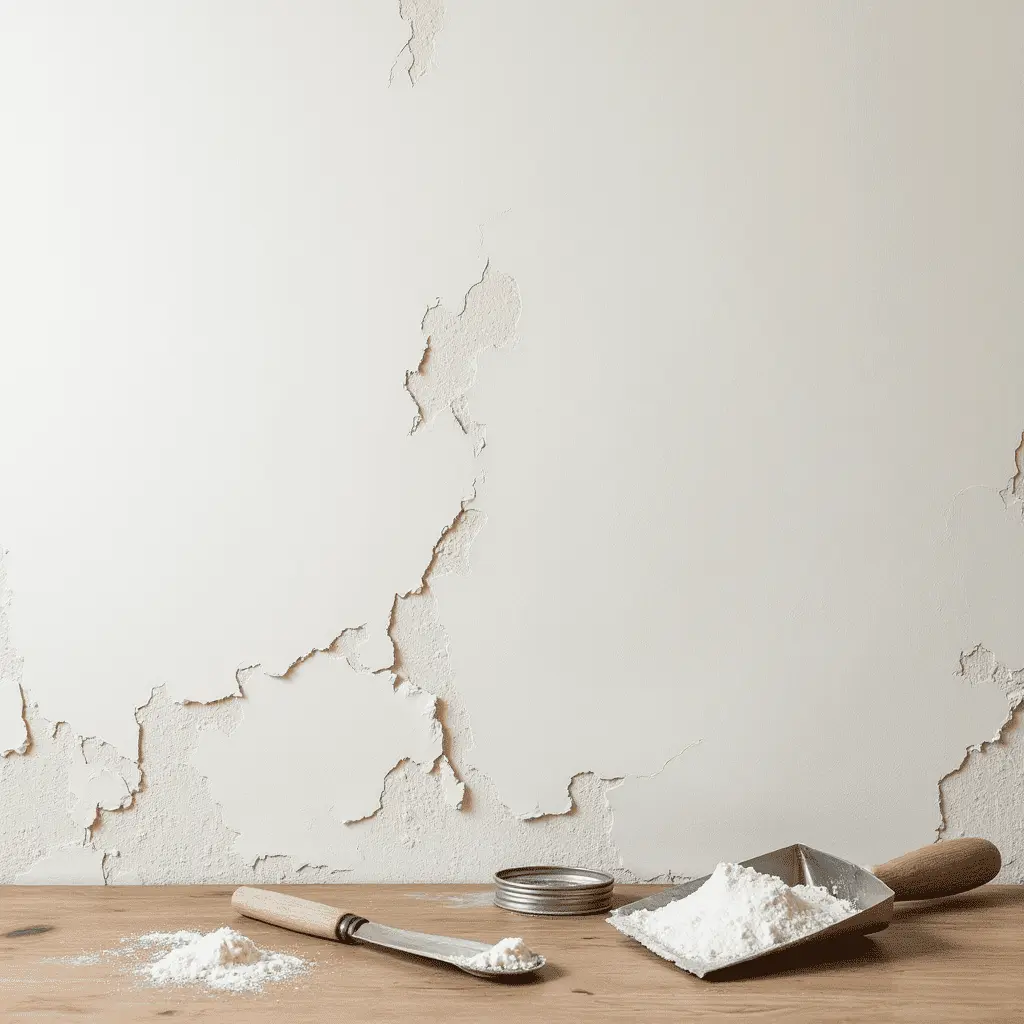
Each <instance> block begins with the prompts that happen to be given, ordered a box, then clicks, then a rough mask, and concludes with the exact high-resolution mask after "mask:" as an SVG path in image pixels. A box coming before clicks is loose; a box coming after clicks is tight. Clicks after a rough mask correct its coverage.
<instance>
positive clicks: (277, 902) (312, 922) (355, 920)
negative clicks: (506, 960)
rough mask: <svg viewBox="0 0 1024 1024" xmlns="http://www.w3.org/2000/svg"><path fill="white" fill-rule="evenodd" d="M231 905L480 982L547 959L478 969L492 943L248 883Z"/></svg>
mask: <svg viewBox="0 0 1024 1024" xmlns="http://www.w3.org/2000/svg"><path fill="white" fill-rule="evenodd" d="M231 906H232V907H234V908H235V910H237V911H238V912H239V913H240V914H244V915H245V916H246V917H251V918H253V919H254V920H256V921H266V923H267V924H273V925H277V927H278V928H288V929H290V930H291V931H293V932H302V933H303V934H304V935H315V936H316V937H317V938H320V939H332V940H333V941H335V942H354V943H358V944H365V945H368V946H380V947H381V948H383V949H393V950H397V951H398V952H400V953H411V954H413V956H422V957H426V959H428V960H440V961H441V962H442V963H446V964H451V965H452V966H453V967H458V969H459V970H460V971H465V972H466V973H467V974H472V975H475V976H476V977H478V978H489V979H491V980H498V981H508V980H511V979H513V978H522V977H525V976H526V975H528V974H532V973H533V972H534V971H539V970H540V969H541V968H542V967H543V966H544V965H545V963H547V961H546V960H545V959H544V957H542V956H540V955H537V957H536V959H535V960H533V961H532V962H531V963H529V964H528V965H525V966H523V967H520V968H517V969H513V968H507V967H506V968H499V967H494V968H491V967H475V966H471V965H470V963H469V962H468V961H469V960H471V958H473V957H475V956H476V954H477V953H483V952H485V951H486V950H489V949H490V948H491V943H489V942H477V941H476V940H475V939H456V938H452V937H451V936H448V935H428V934H426V933H425V932H410V931H407V930H406V929H404V928H390V927H388V925H386V924H377V923H376V922H375V921H367V919H366V918H365V917H359V915H358V914H346V913H345V912H344V911H342V910H336V909H335V908H334V907H329V906H327V905H326V904H325V903H314V902H313V901H312V900H304V899H302V898H301V897H299V896H287V895H286V894H285V893H283V892H274V891H273V890H271V889H253V888H251V887H250V886H247V885H243V886H242V887H241V888H239V889H236V890H235V891H234V893H233V894H232V896H231Z"/></svg>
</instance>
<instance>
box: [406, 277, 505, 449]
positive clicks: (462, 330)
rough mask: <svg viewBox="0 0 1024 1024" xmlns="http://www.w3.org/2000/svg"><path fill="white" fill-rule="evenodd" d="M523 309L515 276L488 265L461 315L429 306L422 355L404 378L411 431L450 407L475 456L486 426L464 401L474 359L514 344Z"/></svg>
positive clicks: (472, 379)
mask: <svg viewBox="0 0 1024 1024" xmlns="http://www.w3.org/2000/svg"><path fill="white" fill-rule="evenodd" d="M521 310H522V301H521V299H520V297H519V288H518V286H517V285H516V282H515V280H514V279H513V278H512V277H509V276H508V275H507V274H502V273H499V272H498V271H495V270H492V269H491V265H490V263H488V264H487V265H486V266H485V267H484V272H483V276H482V277H481V278H480V280H479V281H478V282H477V283H476V284H475V285H473V287H472V288H470V289H469V291H468V292H466V298H465V301H464V302H463V306H462V310H461V311H460V312H459V313H451V312H450V311H449V310H447V309H445V308H444V306H442V305H440V304H437V305H435V306H430V307H429V308H428V309H427V312H426V313H425V314H424V316H423V322H422V325H421V328H422V331H423V333H424V334H425V335H426V336H427V343H426V347H425V348H424V350H423V357H422V359H421V360H420V364H419V366H418V367H417V368H416V369H415V370H410V371H409V373H408V374H407V375H406V379H405V386H406V388H407V389H408V391H409V394H410V395H412V397H413V400H414V401H415V402H416V407H417V409H418V410H419V416H418V418H417V420H416V421H415V422H414V424H413V430H414V431H415V430H416V429H417V428H418V427H419V426H420V425H421V424H423V425H429V424H430V423H432V422H433V421H434V419H435V418H436V417H437V416H438V414H439V413H441V412H443V411H444V410H448V411H450V412H451V413H452V415H453V416H454V417H455V420H456V422H457V423H458V424H459V426H460V427H461V428H462V430H463V432H464V433H465V434H466V435H467V436H469V437H470V439H471V441H472V443H473V451H474V454H479V453H480V451H481V450H482V449H483V447H484V445H485V444H486V438H485V436H484V430H483V427H482V425H480V424H478V423H476V422H474V421H473V419H472V417H471V416H470V414H469V409H468V404H467V395H468V393H469V391H470V390H471V389H472V387H473V384H474V382H475V381H476V374H477V358H478V357H479V355H480V353H481V352H484V351H485V350H487V349H502V348H507V347H508V346H509V345H511V344H512V343H513V341H514V340H515V329H516V324H517V322H518V321H519V315H520V312H521Z"/></svg>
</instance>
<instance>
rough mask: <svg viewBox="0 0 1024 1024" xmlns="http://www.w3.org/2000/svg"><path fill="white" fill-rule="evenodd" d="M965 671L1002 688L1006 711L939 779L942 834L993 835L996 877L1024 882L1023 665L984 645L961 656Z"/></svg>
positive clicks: (973, 681)
mask: <svg viewBox="0 0 1024 1024" xmlns="http://www.w3.org/2000/svg"><path fill="white" fill-rule="evenodd" d="M960 676H961V677H962V678H963V679H964V681H965V682H966V683H968V684H969V685H971V686H994V687H995V688H996V689H998V690H1001V691H1002V692H1003V694H1005V696H1006V703H1007V715H1006V719H1005V720H1004V721H1003V723H1002V725H1001V726H1000V728H999V731H998V732H997V733H996V735H995V736H993V738H992V739H990V740H985V741H983V742H981V743H978V744H975V745H973V746H971V747H969V748H968V750H967V753H966V754H965V755H964V758H963V760H962V761H961V762H960V765H959V766H958V767H957V768H955V769H953V771H951V772H950V773H949V774H948V775H945V776H944V777H943V778H942V779H940V780H939V815H940V824H939V827H938V834H939V837H940V838H942V839H949V838H954V837H956V836H964V835H978V836H984V837H985V838H988V839H991V840H992V841H993V842H994V843H995V844H996V845H997V846H998V847H999V850H1000V852H1001V853H1002V856H1003V866H1002V870H1001V871H1000V873H999V877H998V879H997V880H998V881H1000V882H1024V835H1022V833H1021V828H1020V822H1021V814H1022V811H1024V801H1022V799H1021V798H1020V792H1021V780H1022V779H1024V670H1021V669H1017V670H1012V669H1009V668H1007V667H1006V666H1005V665H1003V664H1001V663H1000V662H999V661H998V660H997V659H996V657H995V656H994V655H993V654H992V653H991V651H987V650H986V649H985V648H984V647H981V646H980V645H979V646H978V647H975V648H974V649H973V650H972V651H970V652H968V653H967V654H964V655H963V656H962V657H961V659H960Z"/></svg>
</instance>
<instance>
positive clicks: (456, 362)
mask: <svg viewBox="0 0 1024 1024" xmlns="http://www.w3.org/2000/svg"><path fill="white" fill-rule="evenodd" d="M1022 30H1024V6H1022V5H1021V4H1019V3H1003V4H997V3H991V4H986V5H983V7H978V6H977V5H973V4H968V3H966V2H960V3H951V2H950V3H935V2H931V0H928V2H925V0H920V2H908V3H903V4H899V5H868V4H860V3H849V4H819V3H809V2H808V3H780V4H771V5H769V4H760V3H755V2H750V3H741V4H730V5H725V4H716V3H710V2H704V3H667V2H653V0H649V2H644V3H625V2H616V3H604V4H593V3H586V4H584V3H582V2H579V3H577V2H576V0H571V2H570V0H567V2H564V3H559V4H550V3H542V2H540V0H537V2H533V0H527V2H522V3H517V4H507V3H506V4H499V3H497V2H493V0H474V2H473V3H469V2H463V0H451V2H449V3H448V4H447V6H446V7H445V8H442V7H441V6H440V4H439V3H438V2H437V0H402V2H401V3H400V4H399V3H397V2H395V3H390V2H387V0H383V2H382V0H345V2H337V0H330V2H328V0H322V2H313V0H303V2H301V3H294V2H289V3H285V2H283V0H256V2H253V0H246V2H245V3H242V2H238V3H235V2H224V3H218V4H209V3H207V2H205V0H202V2H200V0H194V2H186V3H177V4H165V3H152V4H145V5H139V4H129V3H119V2H113V0H108V2H99V0H90V2H89V3H72V2H70V0H62V2H58V0H44V2H40V3H37V4H32V5H25V4H15V3H2V4H0V97H2V98H0V137H2V139H3V148H4V152H5V159H4V161H3V164H2V166H0V223H2V224H3V230H2V232H0V282H2V285H0V345H2V361H0V375H2V376H0V442H2V443H0V544H2V550H3V559H2V562H0V572H2V573H3V577H2V580H0V747H2V748H3V749H4V750H9V751H10V753H8V754H7V755H6V756H5V757H3V758H2V760H0V793H2V795H3V797H4V805H5V808H6V814H5V817H4V819H3V821H2V823H0V879H5V880H23V881H46V880H48V879H53V880H57V879H58V878H59V879H60V880H68V879H75V878H77V879H79V880H81V881H91V880H96V879H98V878H100V877H102V878H105V879H106V880H107V881H108V882H112V883H137V882H165V881H166V882H184V881H203V880H211V881H212V880H225V881H226V880H245V879H248V880H255V881H261V880H263V881H267V880H278V879H294V880H304V879H307V880H319V879H323V878H330V877H341V876H337V875H336V873H337V872H345V875H344V877H345V878H353V879H378V878H379V879H422V880H439V879H468V880H478V879H484V878H486V877H488V875H489V874H490V872H491V871H493V870H494V869H495V868H497V867H500V866H502V865H507V864H511V863H521V862H538V861H547V862H563V861H567V862H573V863H584V864H589V865H592V866H595V867H606V868H609V869H611V870H614V871H615V872H616V873H617V874H618V875H619V877H622V878H648V877H655V876H657V877H671V876H677V875H687V874H695V873H699V872H700V871H702V870H705V869H708V868H709V867H710V866H711V865H713V863H714V862H715V861H716V860H717V859H720V858H741V857H745V856H748V855H751V854H753V853H756V852H760V851H763V850H765V849H769V848H772V847H774V846H777V845H781V844H784V843H789V842H793V841H803V842H808V843H812V844H814V845H817V846H820V847H823V848H826V849H830V850H834V851H835V852H837V853H840V854H844V855H847V856H849V857H851V858H853V859H857V860H860V861H877V860H881V859H884V858H885V857H887V856H889V855H891V854H894V853H898V852H901V851H902V850H903V849H905V848H909V847H912V846H916V845H920V844H923V843H926V842H929V841H931V840H932V839H933V838H935V836H936V833H937V832H938V833H939V834H940V835H946V834H960V833H962V832H965V831H969V832H971V833H976V834H981V835H987V836H989V837H990V838H993V839H995V840H996V841H997V842H999V843H1000V845H1001V846H1002V847H1003V849H1004V854H1005V855H1006V866H1005V868H1004V877H1006V878H1009V879H1016V880H1020V879H1022V878H1024V871H1022V868H1021V861H1020V860H1018V859H1016V858H1017V857H1018V856H1019V855H1020V854H1021V852H1022V847H1024V844H1022V841H1021V837H1020V827H1019V822H1020V821H1021V810H1022V808H1021V804H1022V800H1024V796H1022V793H1024V789H1022V787H1021V777H1020V770H1019V764H1020V756H1021V755H1020V749H1024V748H1021V746H1020V740H1019V738H1018V737H1019V735H1020V731H1019V728H1018V726H1019V721H1018V720H1019V717H1020V714H1021V713H1024V712H1021V711H1020V708H1021V704H1022V700H1024V683H1022V681H1021V680H1022V679H1024V674H1021V673H1019V672H1017V670H1019V669H1020V670H1024V639H1022V637H1024V634H1022V633H1021V631H1020V629H1019V625H1018V624H1019V622H1020V615H1021V611H1022V600H1021V594H1020V590H1019V583H1018V581H1019V580H1020V579H1022V578H1024V523H1022V522H1021V520H1022V510H1024V484H1022V483H1021V473H1022V471H1021V461H1020V460H1021V458H1022V457H1024V456H1021V454H1020V452H1019V451H1017V450H1018V446H1019V445H1021V439H1022V433H1021V432H1022V430H1024V407H1022V406H1021V401H1020V398H1019V387H1018V383H1017V382H1018V379H1019V378H1020V376H1021V373H1022V372H1024V346H1022V345H1021V340H1020V339H1021V336H1022V330H1021V329H1022V326H1024V315H1022V314H1024V300H1022V299H1021V295H1022V294H1024V292H1022V289H1021V280H1020V278H1021V267H1022V266H1024V260H1022V256H1024V254H1022V252H1021V249H1022V243H1021V237H1022V233H1021V228H1022V226H1024V225H1022V217H1021V213H1022V198H1021V189H1020V185H1019V181H1020V174H1021V165H1022V156H1024V152H1022V138H1024V135H1022V132H1021V130H1020V117H1019V114H1020V110H1021V102H1022V99H1024V84H1022V83H1024V76H1022V71H1024V58H1022V57H1021V54H1020V51H1019V46H1018V45H1017V40H1019V38H1020V33H1021V31H1022ZM1020 450H1021V451H1024V447H1022V448H1021V449H1020ZM1015 451H1016V452H1017V455H1016V464H1015ZM22 694H23V695H24V701H23V699H22ZM1004 726H1005V728H1004ZM995 737H998V739H996V741H995V742H994V743H990V744H986V745H984V746H980V745H981V744H982V743H983V741H986V740H991V739H993V738H995ZM968 748H976V749H973V752H972V753H970V754H969V756H968V757H967V759H966V761H964V755H965V752H966V751H968ZM962 761H963V762H964V763H963V767H962V768H961V767H960V766H961V762H962ZM958 769H960V770H958ZM951 773H952V774H951ZM947 776H948V777H947ZM940 782H941V784H940Z"/></svg>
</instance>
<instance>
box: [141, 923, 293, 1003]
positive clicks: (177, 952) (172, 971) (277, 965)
mask: <svg viewBox="0 0 1024 1024" xmlns="http://www.w3.org/2000/svg"><path fill="white" fill-rule="evenodd" d="M136 944H137V945H138V946H142V947H147V946H148V947H152V946H170V947H171V949H170V950H168V951H167V952H166V953H163V954H161V955H160V956H157V957H156V958H155V959H153V960H151V961H150V962H149V963H146V964H142V965H141V966H140V967H139V968H138V973H139V974H141V975H142V976H144V977H147V978H149V980H150V981H152V982H153V983H154V984H157V985H193V984H200V985H205V986H206V987H207V988H213V989H220V990H227V991H230V992H259V991H260V990H261V989H262V988H263V986H264V985H265V984H266V983H267V982H268V981H284V980H285V979H287V978H294V977H296V976H298V975H300V974H304V973H305V972H306V971H307V970H308V964H307V963H306V961H305V960H303V959H301V958H300V957H297V956H289V955H288V954H287V953H273V952H270V951H268V950H265V949H260V948H259V947H258V946H257V945H256V943H255V942H253V941H252V939H250V938H248V937H246V936H245V935H241V934H240V933H239V932H236V931H235V930H234V929H232V928H218V929H217V930H216V931H214V932H208V933H207V934H206V935H203V934H201V933H200V932H150V933H149V934H148V935H142V936H140V937H139V938H138V939H137V940H136Z"/></svg>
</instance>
